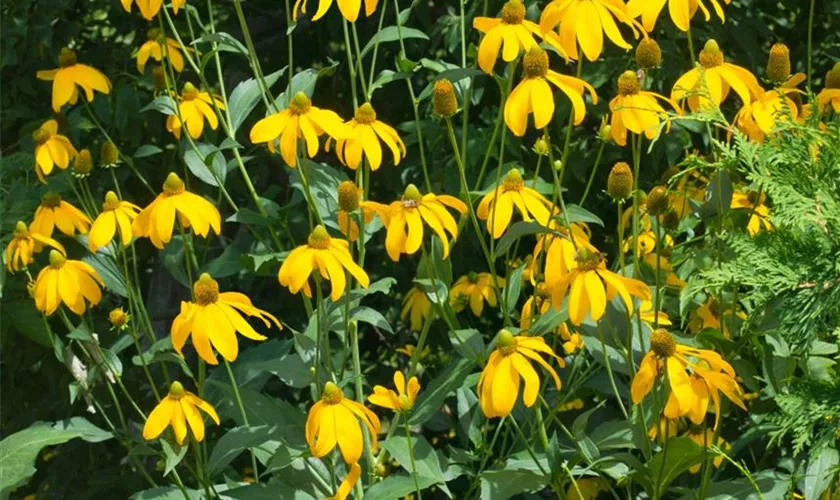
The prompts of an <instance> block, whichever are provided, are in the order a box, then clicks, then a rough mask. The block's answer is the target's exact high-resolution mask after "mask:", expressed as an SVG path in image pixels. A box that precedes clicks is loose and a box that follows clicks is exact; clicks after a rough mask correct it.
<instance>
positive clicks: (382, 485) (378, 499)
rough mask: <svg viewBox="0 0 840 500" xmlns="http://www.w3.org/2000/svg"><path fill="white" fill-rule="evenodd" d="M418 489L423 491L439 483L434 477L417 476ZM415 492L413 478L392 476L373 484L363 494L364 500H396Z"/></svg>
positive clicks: (399, 475) (398, 475)
mask: <svg viewBox="0 0 840 500" xmlns="http://www.w3.org/2000/svg"><path fill="white" fill-rule="evenodd" d="M417 482H418V484H419V485H420V489H421V490H424V489H426V488H429V487H431V486H433V485H435V484H438V483H439V482H440V480H439V479H437V478H434V477H425V476H418V478H417ZM415 491H416V487H415V485H414V477H413V476H410V475H408V474H392V475H390V476H388V477H386V478H385V479H384V480H382V481H380V482H378V483H376V484H374V485H373V486H371V487H370V488H369V489H368V490H367V491H366V492H365V500H397V499H401V498H404V497H406V496H408V495H411V494H412V493H414V492H415Z"/></svg>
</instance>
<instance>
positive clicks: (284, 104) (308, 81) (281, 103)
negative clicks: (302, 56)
mask: <svg viewBox="0 0 840 500" xmlns="http://www.w3.org/2000/svg"><path fill="white" fill-rule="evenodd" d="M336 68H338V63H337V62H333V63H332V64H330V65H329V66H324V67H323V68H321V69H312V68H310V69H307V70H304V71H301V72H300V73H298V74H296V75H295V76H293V77H292V92H293V94H297V93H298V92H303V93H304V94H306V95H307V96H308V97H310V98H311V97H312V94H313V93H314V92H315V84H316V83H317V82H318V79H319V78H321V77H322V76H330V75H332V74H333V73H335V70H336ZM290 98H291V97H290V96H289V95H288V89H287V91H286V92H283V93H282V94H280V95H279V96H277V98H276V99H275V100H274V105H275V106H277V109H286V108H288V107H289V100H290Z"/></svg>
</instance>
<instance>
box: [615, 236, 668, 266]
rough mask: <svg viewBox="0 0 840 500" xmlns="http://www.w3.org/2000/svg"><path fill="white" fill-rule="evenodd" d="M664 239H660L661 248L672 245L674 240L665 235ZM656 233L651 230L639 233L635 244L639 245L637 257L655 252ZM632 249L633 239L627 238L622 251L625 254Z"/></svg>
mask: <svg viewBox="0 0 840 500" xmlns="http://www.w3.org/2000/svg"><path fill="white" fill-rule="evenodd" d="M664 236H665V237H664V238H662V241H661V242H660V245H662V248H668V247H671V246H673V245H674V239H673V238H671V236H670V235H668V234H665V235H664ZM656 240H657V238H656V233H655V232H654V231H653V230H647V231H644V232H641V233H639V239H638V241H637V244H638V245H639V248H638V251H639V255H643V256H646V255H649V254H651V253H653V252H654V251H655V250H656ZM632 247H633V237H632V236H629V237H627V238H625V240H624V245H622V247H621V248H622V250H623V251H624V252H625V253H626V252H629V251H630V249H631V248H632ZM655 266H656V261H655V260H654V268H655Z"/></svg>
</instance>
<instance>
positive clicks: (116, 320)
mask: <svg viewBox="0 0 840 500" xmlns="http://www.w3.org/2000/svg"><path fill="white" fill-rule="evenodd" d="M130 319H131V316H129V314H128V313H127V312H125V311H124V310H123V308H122V307H116V308H114V309H111V312H109V313H108V322H109V323H111V327H112V328H113V329H115V330H122V329H124V328H125V327H126V325H128V322H129V320H130Z"/></svg>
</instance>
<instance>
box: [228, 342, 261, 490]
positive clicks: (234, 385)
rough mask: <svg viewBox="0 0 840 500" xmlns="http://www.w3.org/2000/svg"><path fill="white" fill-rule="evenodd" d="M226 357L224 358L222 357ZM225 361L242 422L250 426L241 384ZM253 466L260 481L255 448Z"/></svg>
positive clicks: (252, 453)
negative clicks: (240, 387)
mask: <svg viewBox="0 0 840 500" xmlns="http://www.w3.org/2000/svg"><path fill="white" fill-rule="evenodd" d="M222 359H224V358H222ZM224 361H225V369H226V370H227V374H228V378H229V379H230V385H231V387H232V388H233V397H234V398H236V406H237V407H238V408H239V414H240V415H241V416H242V423H243V424H245V425H246V426H249V425H250V424H249V423H248V414H247V413H246V412H245V404H244V403H242V395H241V394H239V385H238V384H237V383H236V377H234V376H233V370H232V369H231V367H230V363H229V362H228V360H226V359H225V360H224ZM250 452H251V467H252V468H253V469H254V482H255V483H259V482H260V474H259V469H257V456H256V454H255V453H254V450H253V449H251V450H250Z"/></svg>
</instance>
